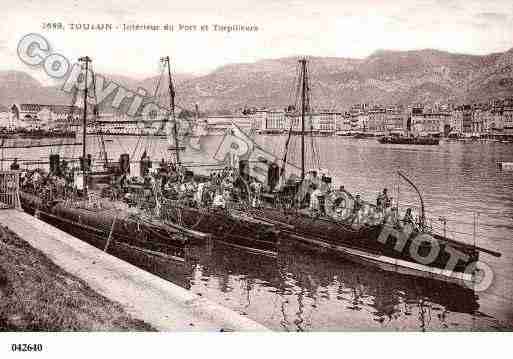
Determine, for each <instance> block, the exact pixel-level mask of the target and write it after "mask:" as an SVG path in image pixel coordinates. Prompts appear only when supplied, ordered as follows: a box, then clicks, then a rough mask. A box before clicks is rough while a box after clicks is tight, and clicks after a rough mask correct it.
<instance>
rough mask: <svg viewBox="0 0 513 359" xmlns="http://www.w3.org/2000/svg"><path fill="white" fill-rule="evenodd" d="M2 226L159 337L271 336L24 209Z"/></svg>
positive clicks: (0, 214)
mask: <svg viewBox="0 0 513 359" xmlns="http://www.w3.org/2000/svg"><path fill="white" fill-rule="evenodd" d="M0 224H2V225H4V226H8V228H9V229H10V230H11V231H12V232H14V233H15V234H16V235H18V236H19V237H20V238H22V239H23V240H24V241H26V242H27V243H29V244H30V245H31V246H32V247H34V248H36V249H38V250H40V251H41V252H43V253H44V254H45V255H46V256H47V257H48V258H49V259H50V260H51V261H53V262H54V263H55V264H56V265H57V266H59V267H61V268H62V269H63V270H65V271H66V272H68V273H70V274H72V275H74V276H76V277H78V278H80V279H82V280H84V281H85V282H86V283H87V284H88V285H89V286H90V288H91V289H93V290H94V291H96V292H97V293H99V294H101V295H103V296H105V297H106V298H108V299H109V300H112V301H115V302H117V303H119V304H120V305H121V306H122V307H123V308H124V309H125V311H126V312H127V313H128V314H130V315H131V316H132V317H133V318H135V319H139V320H142V321H144V322H145V323H147V324H149V325H151V326H152V327H154V328H155V329H157V330H159V331H265V330H267V328H265V327H264V326H262V325H260V324H258V323H256V322H254V321H252V320H250V319H248V318H246V317H244V316H241V315H239V314H237V313H235V312H233V311H232V310H230V309H228V308H225V307H223V306H221V305H218V304H215V303H213V302H211V301H209V300H208V299H205V298H201V297H200V296H198V295H196V294H194V293H191V292H190V291H188V290H186V289H183V288H181V287H179V286H177V285H175V284H173V283H171V282H168V281H166V280H164V279H162V278H159V277H157V276H155V275H153V274H150V273H148V272H146V271H144V270H142V269H139V268H137V267H135V266H133V265H131V264H129V263H126V262H124V261H122V260H120V259H118V258H116V257H114V256H111V255H109V254H107V253H105V252H103V251H101V250H99V249H97V248H95V247H93V246H91V245H89V244H87V243H85V242H83V241H81V240H80V239H78V238H75V237H73V236H71V235H69V234H67V233H65V232H63V231H61V230H59V229H57V228H55V227H53V226H51V225H49V224H47V223H45V222H42V221H40V220H39V219H37V218H35V217H32V216H30V215H28V214H26V213H24V212H22V211H20V210H18V209H14V208H8V209H2V210H0Z"/></svg>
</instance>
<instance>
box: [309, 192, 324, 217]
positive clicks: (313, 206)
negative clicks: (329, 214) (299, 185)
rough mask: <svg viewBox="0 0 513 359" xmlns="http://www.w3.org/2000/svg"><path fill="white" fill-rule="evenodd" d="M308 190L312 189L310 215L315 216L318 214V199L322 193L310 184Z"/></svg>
mask: <svg viewBox="0 0 513 359" xmlns="http://www.w3.org/2000/svg"><path fill="white" fill-rule="evenodd" d="M310 188H311V189H312V193H311V194H310V212H311V214H312V215H314V216H316V215H318V214H319V212H320V202H319V197H321V196H322V195H323V193H322V191H321V190H320V188H319V187H318V186H317V185H315V184H312V185H311V187H310Z"/></svg>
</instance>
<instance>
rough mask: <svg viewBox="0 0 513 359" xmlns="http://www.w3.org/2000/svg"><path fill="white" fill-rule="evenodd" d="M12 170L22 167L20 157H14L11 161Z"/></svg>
mask: <svg viewBox="0 0 513 359" xmlns="http://www.w3.org/2000/svg"><path fill="white" fill-rule="evenodd" d="M10 168H11V171H18V170H19V169H20V165H19V163H18V158H16V157H15V158H14V161H12V163H11V167H10Z"/></svg>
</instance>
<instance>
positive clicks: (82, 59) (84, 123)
mask: <svg viewBox="0 0 513 359" xmlns="http://www.w3.org/2000/svg"><path fill="white" fill-rule="evenodd" d="M78 61H80V62H83V63H85V73H84V85H85V86H84V114H83V119H82V131H83V132H82V176H83V181H84V194H87V181H86V130H87V91H88V88H87V76H88V75H89V63H90V62H92V61H93V60H91V58H90V57H89V56H84V57H80V58H79V59H78Z"/></svg>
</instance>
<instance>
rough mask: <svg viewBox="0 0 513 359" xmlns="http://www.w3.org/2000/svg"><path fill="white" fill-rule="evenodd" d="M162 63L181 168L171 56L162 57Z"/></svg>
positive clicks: (177, 156) (176, 153)
mask: <svg viewBox="0 0 513 359" xmlns="http://www.w3.org/2000/svg"><path fill="white" fill-rule="evenodd" d="M160 61H162V62H164V63H165V64H167V75H168V78H169V106H170V109H171V121H173V137H174V142H175V156H176V164H177V166H180V153H179V151H180V149H179V146H178V131H177V128H176V118H175V89H174V87H173V79H172V78H171V65H170V60H169V56H166V57H162V58H161V59H160Z"/></svg>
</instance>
